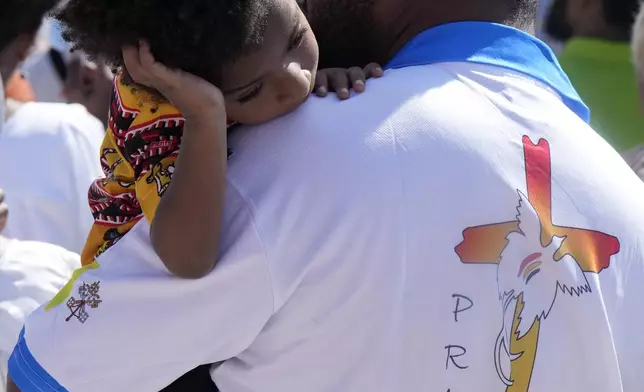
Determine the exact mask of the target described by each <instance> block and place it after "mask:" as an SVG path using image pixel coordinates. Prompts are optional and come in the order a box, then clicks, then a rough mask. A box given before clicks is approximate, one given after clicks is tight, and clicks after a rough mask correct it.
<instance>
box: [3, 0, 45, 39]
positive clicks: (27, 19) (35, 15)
mask: <svg viewBox="0 0 644 392" xmlns="http://www.w3.org/2000/svg"><path fill="white" fill-rule="evenodd" d="M56 3H57V0H2V4H1V5H0V9H1V11H0V51H1V50H4V49H5V48H6V46H7V45H8V44H9V43H10V42H11V41H13V40H14V39H15V38H16V37H18V36H19V35H21V34H33V33H35V32H36V31H38V28H39V27H40V24H41V22H42V18H43V16H45V14H46V13H47V12H48V11H49V10H51V9H52V8H53V7H54V6H55V5H56Z"/></svg>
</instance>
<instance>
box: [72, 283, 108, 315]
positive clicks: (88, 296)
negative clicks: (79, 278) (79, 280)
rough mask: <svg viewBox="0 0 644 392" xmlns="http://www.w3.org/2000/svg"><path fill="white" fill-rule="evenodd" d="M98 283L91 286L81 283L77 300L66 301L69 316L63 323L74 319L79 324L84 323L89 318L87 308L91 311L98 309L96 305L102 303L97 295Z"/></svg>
mask: <svg viewBox="0 0 644 392" xmlns="http://www.w3.org/2000/svg"><path fill="white" fill-rule="evenodd" d="M100 283H101V282H100V281H98V282H94V283H92V284H87V283H85V282H83V284H81V285H80V286H79V287H78V297H79V299H76V298H74V297H69V299H68V300H67V308H69V310H70V311H71V314H70V315H69V316H68V317H67V318H66V319H65V321H69V320H71V319H72V318H74V317H75V318H76V319H78V321H80V322H81V323H85V321H87V319H88V318H89V314H88V313H87V307H88V306H89V307H90V308H92V309H96V308H98V305H99V304H100V303H101V302H103V301H101V297H100V295H98V290H99V289H100Z"/></svg>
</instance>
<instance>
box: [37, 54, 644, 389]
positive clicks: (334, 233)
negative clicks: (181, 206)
mask: <svg viewBox="0 0 644 392" xmlns="http://www.w3.org/2000/svg"><path fill="white" fill-rule="evenodd" d="M524 136H525V137H527V138H526V139H525V140H524ZM542 138H543V139H545V140H547V143H548V144H549V148H550V161H549V160H548V159H547V158H548V154H546V152H547V150H546V148H545V142H541V143H540V144H538V146H537V147H534V146H533V144H537V142H539V140H540V139H542ZM524 144H526V146H532V147H529V148H528V147H524ZM230 145H231V147H232V148H233V149H235V150H236V154H235V155H234V157H233V158H232V159H231V161H230V166H229V173H228V185H227V206H226V217H225V225H224V230H223V233H224V237H223V239H222V241H223V243H222V245H223V246H222V252H223V253H222V258H221V259H220V262H219V264H218V266H217V267H216V269H215V271H214V272H213V273H211V274H210V275H209V276H207V277H205V278H203V279H200V280H198V281H188V280H181V279H177V278H173V277H171V276H170V275H169V274H168V273H167V272H166V270H165V269H164V268H163V266H162V264H161V262H160V260H158V258H157V257H156V255H155V253H154V251H153V250H152V249H151V247H150V244H149V238H148V232H149V226H148V224H147V222H146V221H142V222H140V223H139V224H138V225H137V226H135V227H134V228H133V230H132V231H131V232H130V233H129V234H128V235H127V236H125V237H124V238H123V239H122V240H121V241H120V242H119V243H118V244H117V245H115V246H114V247H112V248H110V249H109V250H108V251H107V252H106V253H105V254H103V255H102V256H101V257H100V258H99V260H98V261H99V263H100V265H101V266H100V268H98V269H93V270H89V271H87V272H85V273H84V274H83V275H82V276H81V277H80V279H79V280H78V281H77V282H76V286H75V287H74V288H73V291H72V292H71V295H72V296H73V297H74V298H75V299H76V300H78V299H82V298H90V296H89V295H88V294H87V292H86V291H84V290H85V289H86V288H87V287H88V286H87V285H91V284H94V283H97V282H99V283H98V286H100V287H99V288H98V289H96V290H94V291H95V293H96V294H97V295H98V296H100V300H102V302H101V303H98V304H97V305H98V306H97V307H95V308H92V307H90V306H85V307H84V309H83V311H84V312H85V314H86V315H87V319H86V320H85V322H84V323H81V322H80V321H79V320H78V319H77V318H76V317H74V315H79V314H80V313H79V311H78V309H76V310H74V309H70V308H68V307H67V306H66V302H65V301H66V298H61V299H60V305H59V306H58V307H56V308H54V309H53V310H50V311H49V312H45V311H44V310H38V311H37V312H35V313H34V314H33V315H32V317H31V318H30V319H29V321H28V323H27V326H26V332H25V339H26V340H25V341H26V347H28V349H29V350H30V352H31V353H32V354H33V356H34V357H35V358H36V360H37V361H38V362H39V364H40V365H41V366H42V367H43V368H44V369H46V370H47V371H48V372H49V374H50V375H51V376H52V377H54V378H55V379H56V380H57V381H58V382H60V384H61V385H63V386H64V387H65V388H66V389H67V390H69V391H71V392H76V391H88V390H91V391H92V392H104V391H105V392H107V391H140V392H148V391H158V390H160V389H161V388H162V387H164V386H165V385H167V384H168V383H169V382H171V381H172V380H173V379H175V378H177V377H179V376H180V375H182V374H183V373H184V372H186V371H188V370H189V369H191V368H192V367H194V366H195V365H197V364H200V363H210V362H213V363H214V362H219V361H226V362H224V363H223V364H221V365H220V366H217V367H215V368H214V369H213V372H212V375H213V378H214V380H215V381H216V383H217V384H218V386H219V388H220V389H221V391H222V392H251V391H253V392H257V391H262V392H285V391H288V392H291V391H307V392H336V391H342V392H364V391H371V392H392V391H400V392H416V391H417V392H420V391H436V392H444V391H448V390H451V391H454V392H457V391H485V392H503V391H506V390H512V391H515V390H516V391H521V392H525V391H526V390H528V386H527V384H528V383H529V391H530V392H552V391H570V392H582V391H583V392H635V391H640V390H641V388H642V385H644V372H642V365H644V360H643V358H644V357H643V356H642V353H643V352H644V339H642V338H641V332H642V325H643V323H644V311H642V310H643V307H642V298H644V285H643V284H642V282H643V281H644V255H643V254H642V249H643V246H642V245H643V244H644V242H643V241H644V226H642V222H644V205H643V204H642V200H644V184H643V183H642V182H641V181H639V180H638V179H637V177H636V176H635V175H634V174H633V172H632V170H631V169H630V168H629V167H628V166H627V165H626V164H625V163H624V161H623V160H622V158H621V157H620V156H619V155H618V154H617V153H616V152H614V150H613V149H612V148H611V147H610V146H609V145H608V144H607V143H605V142H604V141H603V140H602V139H601V138H600V137H599V136H597V135H596V133H595V132H593V130H592V129H591V128H590V127H589V126H588V125H586V124H585V123H584V122H583V121H582V120H580V118H579V117H578V116H577V115H575V114H573V113H572V112H570V111H569V110H568V109H567V108H566V107H565V106H564V105H563V103H562V102H561V100H560V99H559V97H558V96H557V95H556V94H555V93H554V92H552V91H551V90H549V89H547V88H546V87H544V86H543V85H541V84H539V83H537V82H535V81H534V80H532V79H528V78H526V77H523V76H520V75H517V74H514V73H512V72H510V71H508V70H504V69H500V68H495V67H490V66H484V65H474V64H465V63H446V64H436V65H429V66H419V67H413V68H406V69H400V70H394V71H388V72H387V73H386V75H385V77H384V78H382V79H379V80H374V81H370V84H369V91H368V92H367V93H365V94H362V95H359V96H356V97H354V98H353V99H351V100H348V101H346V102H338V101H337V100H336V99H335V98H334V97H329V98H327V99H311V100H309V101H308V102H307V103H306V104H305V105H304V106H302V107H301V108H300V110H298V111H297V112H296V113H294V114H292V115H289V116H286V117H284V118H281V119H278V120H276V121H273V122H271V123H269V124H266V125H263V126H260V127H256V128H252V129H240V130H239V131H236V132H234V133H233V135H232V136H231V140H230ZM527 151H529V152H530V154H529V156H530V160H529V162H532V163H530V164H529V165H526V164H525V162H526V160H525V156H526V154H527ZM544 157H545V161H544ZM599 157H601V159H600V158H599ZM537 158H538V159H537ZM534 161H538V163H539V165H537V164H534ZM544 162H546V163H547V162H551V163H552V178H551V179H548V181H547V183H542V182H540V183H538V184H540V185H539V186H537V187H533V188H531V189H527V173H531V174H530V175H531V176H532V177H531V178H533V177H534V178H539V176H544V175H545V174H546V170H545V169H544V167H543V164H544ZM547 187H551V188H552V209H551V218H552V221H553V222H554V224H556V225H560V226H562V227H563V229H562V230H567V229H566V228H565V227H564V226H570V227H578V228H583V229H589V230H597V231H600V232H604V233H608V234H610V235H613V236H616V237H617V239H618V240H619V247H620V248H619V249H618V250H617V249H615V252H617V254H616V255H614V256H612V257H610V259H609V260H608V261H609V265H608V268H606V269H604V270H603V271H601V272H600V273H594V272H588V273H585V274H584V273H583V272H582V271H581V267H580V265H582V264H583V265H584V268H590V267H589V266H592V265H594V264H595V263H601V262H602V261H603V260H602V259H601V258H600V257H599V256H598V254H599V253H597V254H595V253H593V254H590V253H589V254H585V253H584V254H582V255H581V256H583V259H582V258H581V257H580V256H579V255H580V254H579V253H575V254H576V255H577V257H578V258H579V260H577V262H576V261H575V260H576V259H574V258H572V256H565V257H563V258H562V259H561V260H560V261H558V262H555V257H557V259H559V258H560V257H561V255H559V256H555V255H556V253H555V251H557V249H558V247H559V245H561V241H562V238H553V237H552V234H553V233H552V232H549V231H548V230H546V229H544V237H543V242H540V238H539V237H540V233H541V231H542V230H541V227H540V226H541V225H542V224H540V220H539V218H540V219H541V220H542V221H543V222H550V220H548V218H550V216H549V214H546V213H545V212H544V211H545V210H544V209H543V208H544V205H546V204H547V201H546V200H545V199H544V198H543V195H544V192H545V191H544V189H547ZM535 195H536V196H535ZM537 196H539V197H540V198H538V197H537ZM544 203H546V204H544ZM537 210H538V211H540V212H539V214H540V216H537ZM517 219H519V220H520V222H521V223H520V225H519V229H520V230H521V231H519V230H518V229H517ZM499 222H510V227H512V228H513V229H512V230H514V232H512V233H510V234H507V241H508V246H507V247H506V248H505V250H503V253H502V259H501V263H500V264H499V265H496V263H497V262H498V255H497V256H494V257H497V259H496V260H493V259H492V258H493V256H483V255H477V254H474V255H471V254H470V255H469V256H459V255H465V253H457V251H456V250H457V249H461V250H460V251H461V252H463V249H462V248H459V244H461V242H462V241H463V233H464V230H465V229H466V228H469V227H475V226H480V225H487V224H494V223H499ZM543 225H544V226H543V227H544V228H545V227H551V226H545V223H544V224H543ZM504 227H507V225H506V226H504ZM507 230H508V231H509V230H510V229H507ZM564 232H566V231H562V232H559V231H558V232H557V233H558V234H561V233H564ZM566 233H567V232H566ZM495 235H496V236H493V237H486V238H482V241H481V242H480V243H479V244H478V246H474V247H472V246H470V248H469V249H470V251H474V252H476V253H478V252H481V251H483V250H485V249H488V246H491V245H493V244H494V243H496V244H505V241H506V240H505V238H506V234H505V233H502V235H501V237H499V236H498V234H495ZM597 236H598V238H599V235H597ZM570 237H571V238H569V239H567V241H569V242H565V247H564V248H563V249H569V246H572V245H575V244H576V247H574V246H573V248H574V249H576V250H575V252H578V251H579V250H580V249H581V251H584V252H593V251H595V250H597V249H599V247H598V246H592V244H591V242H590V241H586V242H582V243H581V245H580V243H579V242H578V240H577V239H575V238H572V237H573V236H572V235H570ZM611 238H612V237H611ZM569 244H570V245H569ZM178 246H179V245H178ZM615 246H616V243H612V245H610V246H607V248H611V247H615ZM501 248H502V247H501ZM501 248H499V252H500V249H501ZM611 249H612V248H611ZM597 252H599V250H597ZM615 252H613V253H615ZM534 255H537V256H538V255H541V256H540V257H539V258H537V259H535V260H534V262H530V261H531V260H532V258H533V257H534ZM461 257H463V258H464V260H467V261H470V262H471V261H472V259H474V260H473V261H480V262H481V263H476V262H471V263H465V262H462V261H461ZM488 257H489V258H490V259H489V260H488ZM524 260H527V262H530V263H527V262H526V263H527V264H526V263H524V265H521V264H522V261H524ZM540 262H541V263H542V264H539V263H540ZM578 262H579V263H578ZM539 268H540V269H539ZM517 271H519V272H520V273H519V274H518V275H517ZM535 271H539V273H537V272H535ZM521 273H523V275H522V274H521ZM527 273H529V275H528V276H526V274H527ZM535 274H536V275H535ZM81 287H83V289H81ZM95 287H96V286H95ZM520 298H523V301H524V302H523V303H524V304H525V306H524V307H523V311H522V312H521V313H520V318H518V320H519V321H517V324H516V325H513V323H512V320H513V318H514V316H515V309H517V308H519V310H520V309H521V308H520V306H519V302H520V301H519V299H520ZM504 310H505V311H504ZM74 311H75V312H76V313H74ZM517 317H519V316H517ZM66 318H70V321H69V322H66V321H65V319H66ZM535 320H540V324H539V323H538V322H535V324H533V323H532V322H533V321H535ZM535 325H536V327H535ZM515 327H516V328H515ZM514 330H516V333H515V331H514ZM535 333H536V334H538V339H537V340H532V341H533V342H534V344H535V345H536V344H537V342H538V346H535V345H531V344H530V343H527V340H528V339H534V337H535V336H536V335H535ZM526 334H527V335H526ZM516 336H521V337H522V338H526V336H527V338H526V339H527V340H521V341H518V342H517V341H513V340H516ZM52 342H56V345H55V347H52ZM521 345H525V346H524V347H523V348H521ZM508 346H509V347H508ZM495 347H496V348H495ZM510 347H511V348H510ZM535 347H538V349H537V352H536V359H535V362H534V366H527V365H526V362H525V361H526V360H530V357H531V355H530V353H531V352H533V351H531V350H534V349H535ZM519 349H520V350H519ZM509 351H512V353H509ZM519 351H521V352H523V355H522V356H520V357H518V358H517V354H519V353H520V352H519ZM495 358H497V361H496V363H497V364H498V366H497V364H495ZM510 359H513V360H514V361H515V362H512V363H513V365H512V367H510V364H511V362H510ZM517 361H518V362H517ZM521 366H523V368H521ZM81 368H82V369H83V371H79V369H81ZM530 369H533V370H534V371H533V374H532V375H531V376H530V375H529V370H530ZM511 371H512V372H513V373H511ZM509 377H512V379H513V380H514V382H515V383H516V386H515V387H514V388H511V389H507V386H506V384H504V380H505V379H507V378H509ZM506 382H508V381H507V380H506Z"/></svg>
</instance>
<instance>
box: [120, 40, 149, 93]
mask: <svg viewBox="0 0 644 392" xmlns="http://www.w3.org/2000/svg"><path fill="white" fill-rule="evenodd" d="M123 62H124V63H125V68H126V69H127V72H128V73H129V74H130V76H131V77H132V79H133V80H134V81H135V82H137V83H141V84H143V85H147V84H148V83H149V81H148V75H147V72H146V71H145V69H144V67H143V66H142V65H141V58H140V56H139V48H137V47H135V46H125V47H123Z"/></svg>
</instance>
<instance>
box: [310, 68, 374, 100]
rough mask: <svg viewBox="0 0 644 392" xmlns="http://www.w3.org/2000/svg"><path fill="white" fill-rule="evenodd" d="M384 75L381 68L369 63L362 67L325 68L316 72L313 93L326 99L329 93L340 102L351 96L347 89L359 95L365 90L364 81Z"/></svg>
mask: <svg viewBox="0 0 644 392" xmlns="http://www.w3.org/2000/svg"><path fill="white" fill-rule="evenodd" d="M382 75H384V71H383V70H382V67H381V66H380V65H378V64H375V63H371V64H369V65H367V66H366V67H364V69H362V68H360V67H352V68H349V69H344V68H327V69H321V70H319V71H318V74H317V77H316V78H315V93H316V94H317V95H318V97H326V95H327V94H328V93H329V92H330V91H331V92H335V94H336V95H337V96H338V98H340V99H341V100H345V99H348V98H349V96H350V95H351V94H350V93H349V89H351V88H353V91H355V92H357V93H361V92H363V91H364V90H365V87H366V85H365V81H366V80H367V79H370V78H379V77H381V76H382Z"/></svg>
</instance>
